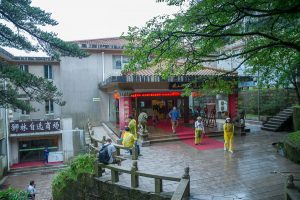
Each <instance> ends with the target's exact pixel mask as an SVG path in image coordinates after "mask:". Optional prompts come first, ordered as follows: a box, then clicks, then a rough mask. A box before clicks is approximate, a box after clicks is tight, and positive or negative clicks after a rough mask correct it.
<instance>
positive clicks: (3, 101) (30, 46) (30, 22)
mask: <svg viewBox="0 0 300 200" xmlns="http://www.w3.org/2000/svg"><path fill="white" fill-rule="evenodd" d="M0 2H1V3H0V30H1V31H0V46H2V47H12V48H16V49H20V50H25V51H45V52H46V53H47V54H48V55H49V56H51V57H53V58H55V59H58V58H59V56H61V55H63V56H75V57H84V56H87V53H86V52H84V51H82V50H80V48H79V47H78V45H76V44H73V43H67V42H64V41H63V40H61V39H59V38H58V37H57V36H56V34H55V33H52V32H47V31H44V30H42V27H45V26H55V25H57V24H58V23H57V22H56V21H55V20H53V19H52V18H51V14H50V13H47V12H45V11H43V10H41V9H40V8H38V7H33V6H31V5H30V4H31V1H30V0H14V1H12V0H2V1H0ZM9 65H11V64H7V63H6V62H5V61H3V60H0V83H1V84H2V87H0V93H1V96H0V106H2V107H3V106H7V105H8V104H10V105H11V106H12V107H14V108H20V109H23V110H29V109H32V108H31V107H30V106H29V105H28V104H26V103H24V102H23V101H21V100H19V99H18V97H20V96H19V94H26V95H27V96H26V97H28V98H29V99H30V100H34V101H38V102H42V101H44V100H50V99H53V100H54V101H55V102H56V103H58V104H59V105H63V104H64V102H63V101H62V100H61V95H62V94H61V93H60V92H58V91H57V88H56V87H55V86H54V85H53V84H52V83H51V82H49V81H46V80H43V79H42V78H38V77H35V76H34V75H30V74H25V73H23V72H20V71H19V70H17V68H16V67H12V66H9ZM5 81H7V82H8V83H9V85H7V88H6V90H5V88H4V87H3V83H4V82H5Z"/></svg>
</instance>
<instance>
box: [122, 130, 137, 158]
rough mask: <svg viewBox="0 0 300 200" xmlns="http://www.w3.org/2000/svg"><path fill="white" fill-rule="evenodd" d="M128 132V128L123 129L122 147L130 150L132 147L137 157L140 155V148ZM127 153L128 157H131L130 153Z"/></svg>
mask: <svg viewBox="0 0 300 200" xmlns="http://www.w3.org/2000/svg"><path fill="white" fill-rule="evenodd" d="M129 130H130V129H129V127H125V132H124V136H123V141H122V144H123V146H124V147H128V148H132V147H133V146H134V147H135V148H136V150H137V153H138V155H140V147H139V145H138V143H137V141H136V138H135V137H134V135H133V134H132V133H131V132H130V131H129ZM129 152H130V155H132V151H131V150H129Z"/></svg>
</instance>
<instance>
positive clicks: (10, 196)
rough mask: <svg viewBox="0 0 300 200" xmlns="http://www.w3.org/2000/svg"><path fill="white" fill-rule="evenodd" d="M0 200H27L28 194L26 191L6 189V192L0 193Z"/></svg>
mask: <svg viewBox="0 0 300 200" xmlns="http://www.w3.org/2000/svg"><path fill="white" fill-rule="evenodd" d="M0 199H1V200H2V199H3V200H27V199H28V193H27V192H26V191H22V190H18V189H14V188H8V189H7V190H3V191H0Z"/></svg>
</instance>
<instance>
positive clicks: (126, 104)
mask: <svg viewBox="0 0 300 200" xmlns="http://www.w3.org/2000/svg"><path fill="white" fill-rule="evenodd" d="M131 112H132V108H131V98H130V97H121V98H120V101H119V119H120V129H121V130H123V129H124V127H125V126H126V125H127V124H128V117H129V115H131Z"/></svg>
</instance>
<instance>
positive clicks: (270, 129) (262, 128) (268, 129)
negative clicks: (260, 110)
mask: <svg viewBox="0 0 300 200" xmlns="http://www.w3.org/2000/svg"><path fill="white" fill-rule="evenodd" d="M261 130H265V131H273V132H275V131H277V129H275V128H269V127H265V126H262V127H261Z"/></svg>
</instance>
